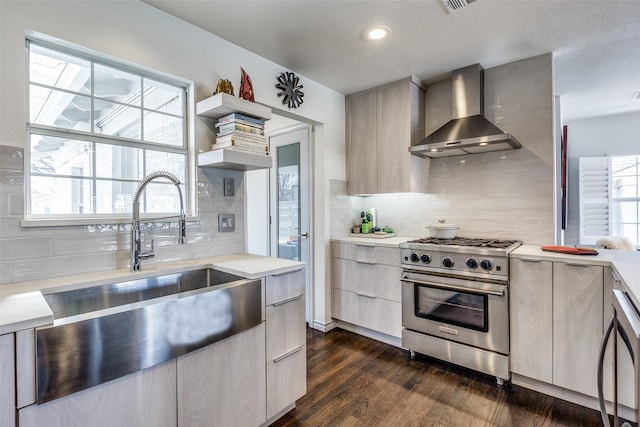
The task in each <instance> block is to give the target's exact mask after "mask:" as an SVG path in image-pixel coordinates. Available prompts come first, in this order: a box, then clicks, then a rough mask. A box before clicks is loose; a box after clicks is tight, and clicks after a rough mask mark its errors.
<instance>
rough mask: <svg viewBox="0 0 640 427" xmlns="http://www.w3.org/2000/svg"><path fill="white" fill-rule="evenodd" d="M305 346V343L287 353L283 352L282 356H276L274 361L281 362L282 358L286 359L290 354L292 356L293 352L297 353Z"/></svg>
mask: <svg viewBox="0 0 640 427" xmlns="http://www.w3.org/2000/svg"><path fill="white" fill-rule="evenodd" d="M303 347H304V345H301V346H299V347H296V348H294V349H293V350H291V351H288V352H286V353H285V354H283V355H282V356H279V357H276V358H275V359H273V362H274V363H278V362H280V361H281V360H284V359H286V358H287V357H289V356H291V355H293V354H296V353H297V352H299V351H300V350H302V349H303Z"/></svg>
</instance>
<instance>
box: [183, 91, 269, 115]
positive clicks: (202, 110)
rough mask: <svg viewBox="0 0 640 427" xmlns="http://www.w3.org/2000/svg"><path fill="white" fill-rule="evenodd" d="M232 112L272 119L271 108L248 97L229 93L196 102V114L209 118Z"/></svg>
mask: <svg viewBox="0 0 640 427" xmlns="http://www.w3.org/2000/svg"><path fill="white" fill-rule="evenodd" d="M231 113H241V114H246V115H247V116H252V117H258V118H260V119H265V120H270V119H271V109H270V108H269V107H265V106H264V105H260V104H256V103H255V102H251V101H247V100H246V99H241V98H237V97H235V96H232V95H229V94H227V93H219V94H217V95H213V96H210V97H209V98H205V99H203V100H202V101H199V102H198V103H197V104H196V114H197V115H199V116H202V117H207V118H209V119H218V118H220V117H222V116H226V115H227V114H231Z"/></svg>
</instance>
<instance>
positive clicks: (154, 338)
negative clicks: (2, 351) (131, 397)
mask: <svg viewBox="0 0 640 427" xmlns="http://www.w3.org/2000/svg"><path fill="white" fill-rule="evenodd" d="M44 298H45V300H46V301H47V303H48V304H49V306H50V308H51V310H52V311H53V313H54V323H53V325H51V326H45V327H41V328H37V329H36V332H35V334H36V384H37V387H36V397H37V402H38V403H39V404H40V403H44V402H48V401H50V400H53V399H57V398H59V397H62V396H66V395H69V394H71V393H75V392H77V391H80V390H84V389H86V388H89V387H93V386H95V385H98V384H102V383H104V382H107V381H110V380H113V379H116V378H119V377H122V376H124V375H127V374H130V373H133V372H136V371H138V370H141V369H146V368H149V367H152V366H155V365H158V364H160V363H163V362H166V361H168V360H170V359H172V358H175V357H178V356H180V355H182V354H186V353H188V352H191V351H193V350H196V349H198V348H201V347H204V346H206V345H209V344H212V343H214V342H216V341H219V340H222V339H224V338H227V337H230V336H232V335H235V334H237V333H239V332H242V331H245V330H247V329H250V328H252V327H254V326H256V325H259V324H260V323H261V322H262V320H263V313H262V307H263V301H262V282H261V281H260V280H259V279H254V280H250V279H244V278H242V277H239V276H235V275H232V274H228V273H223V272H220V271H216V270H212V269H201V270H193V271H186V272H181V273H175V274H166V275H160V276H154V277H148V278H142V279H135V280H129V281H123V282H117V283H110V284H106V285H101V286H93V287H87V288H82V289H74V290H68V291H60V292H51V293H48V294H45V295H44Z"/></svg>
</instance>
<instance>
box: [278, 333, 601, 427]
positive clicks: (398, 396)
mask: <svg viewBox="0 0 640 427" xmlns="http://www.w3.org/2000/svg"><path fill="white" fill-rule="evenodd" d="M307 356H308V366H307V371H308V374H307V394H306V395H305V396H304V397H302V398H301V399H299V400H298V401H297V403H296V408H295V409H294V410H292V411H291V412H289V413H288V414H286V415H285V416H284V417H282V418H281V419H280V420H278V421H277V422H276V423H274V424H273V426H331V427H333V426H443V427H444V426H509V427H511V426H580V427H587V426H602V421H601V419H600V413H599V412H597V411H593V410H590V409H586V408H584V407H581V406H579V405H574V404H571V403H568V402H566V401H563V400H559V399H554V398H552V397H549V396H546V395H543V394H540V393H536V392H533V391H530V390H527V389H525V388H522V387H518V386H515V385H506V386H503V387H500V386H498V385H497V384H496V381H495V378H494V377H490V376H486V375H483V374H479V373H476V372H473V371H471V370H468V369H463V368H460V367H456V366H452V365H449V364H446V363H443V362H440V361H437V360H434V359H430V358H427V357H421V356H420V355H418V357H416V359H415V360H411V359H410V357H409V354H408V352H407V351H404V350H402V349H399V348H396V347H393V346H391V345H387V344H384V343H380V342H378V341H375V340H372V339H369V338H366V337H362V336H360V335H357V334H354V333H351V332H348V331H344V330H341V329H335V330H333V331H331V332H328V333H326V334H323V333H322V332H319V331H316V330H313V329H310V328H307Z"/></svg>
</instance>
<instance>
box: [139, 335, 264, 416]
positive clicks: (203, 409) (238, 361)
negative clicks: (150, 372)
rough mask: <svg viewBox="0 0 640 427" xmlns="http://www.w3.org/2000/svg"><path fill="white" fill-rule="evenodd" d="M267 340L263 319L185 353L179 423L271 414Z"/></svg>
mask: <svg viewBox="0 0 640 427" xmlns="http://www.w3.org/2000/svg"><path fill="white" fill-rule="evenodd" d="M264 343H265V326H264V323H262V324H261V325H259V326H256V327H254V328H251V329H249V330H247V331H244V332H241V333H239V334H237V335H234V336H232V337H230V338H227V339H226V340H223V341H220V342H218V343H216V344H214V345H210V346H208V347H204V348H201V349H199V350H196V351H194V352H191V353H188V354H185V355H183V356H180V357H179V358H178V359H177V372H178V385H177V390H178V418H177V419H178V426H184V427H187V426H189V427H192V426H247V427H255V426H258V425H261V424H263V423H264V422H265V421H266V419H267V418H266V407H265V401H266V396H265V390H266V378H265V366H264V361H265V345H264ZM174 405H175V403H174ZM149 425H153V424H149Z"/></svg>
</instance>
